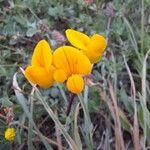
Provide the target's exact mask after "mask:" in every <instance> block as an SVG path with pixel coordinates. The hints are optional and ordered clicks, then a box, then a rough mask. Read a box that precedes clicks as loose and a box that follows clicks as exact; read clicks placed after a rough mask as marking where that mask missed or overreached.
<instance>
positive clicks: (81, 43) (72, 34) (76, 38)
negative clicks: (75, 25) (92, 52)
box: [66, 29, 90, 49]
mask: <svg viewBox="0 0 150 150" xmlns="http://www.w3.org/2000/svg"><path fill="white" fill-rule="evenodd" d="M66 36H67V39H68V41H69V42H70V43H71V44H72V45H73V46H75V47H77V48H79V49H86V46H87V45H88V43H89V42H90V38H89V37H88V36H87V35H86V34H84V33H82V32H79V31H75V30H73V29H68V30H66Z"/></svg>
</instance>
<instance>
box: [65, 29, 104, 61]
mask: <svg viewBox="0 0 150 150" xmlns="http://www.w3.org/2000/svg"><path fill="white" fill-rule="evenodd" d="M66 36H67V39H68V40H69V42H70V43H71V44H72V45H73V46H75V47H76V48H78V49H80V50H81V51H82V52H83V53H84V54H85V55H86V56H87V57H88V58H89V60H90V61H91V63H96V62H98V60H99V59H100V58H101V57H102V55H103V53H104V50H105V48H106V45H107V42H106V39H105V38H104V37H103V36H101V35H99V34H94V35H93V36H91V37H88V36H87V35H85V34H84V33H82V32H78V31H75V30H73V29H68V30H66Z"/></svg>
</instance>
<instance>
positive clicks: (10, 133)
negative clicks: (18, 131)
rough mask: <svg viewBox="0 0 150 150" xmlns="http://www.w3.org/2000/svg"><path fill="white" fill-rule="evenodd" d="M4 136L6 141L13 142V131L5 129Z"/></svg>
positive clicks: (12, 129)
mask: <svg viewBox="0 0 150 150" xmlns="http://www.w3.org/2000/svg"><path fill="white" fill-rule="evenodd" d="M4 136H5V139H6V140H7V141H13V140H14V138H15V129H14V128H7V129H6V131H5V135H4Z"/></svg>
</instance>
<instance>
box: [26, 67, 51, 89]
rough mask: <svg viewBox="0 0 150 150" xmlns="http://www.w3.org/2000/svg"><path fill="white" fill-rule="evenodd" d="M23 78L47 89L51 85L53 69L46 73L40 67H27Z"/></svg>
mask: <svg viewBox="0 0 150 150" xmlns="http://www.w3.org/2000/svg"><path fill="white" fill-rule="evenodd" d="M25 77H26V78H27V79H28V80H29V81H31V82H32V83H34V84H38V85H39V86H41V87H43V88H48V87H50V86H51V85H52V84H53V68H52V67H51V68H50V69H49V71H48V72H47V71H46V70H45V69H43V68H42V67H38V66H28V67H27V68H26V69H25Z"/></svg>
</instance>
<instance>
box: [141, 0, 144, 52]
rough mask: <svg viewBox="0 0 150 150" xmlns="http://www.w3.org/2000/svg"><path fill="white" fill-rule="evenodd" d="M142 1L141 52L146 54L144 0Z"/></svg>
mask: <svg viewBox="0 0 150 150" xmlns="http://www.w3.org/2000/svg"><path fill="white" fill-rule="evenodd" d="M141 2H142V3H141V52H142V54H144V0H142V1H141Z"/></svg>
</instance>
